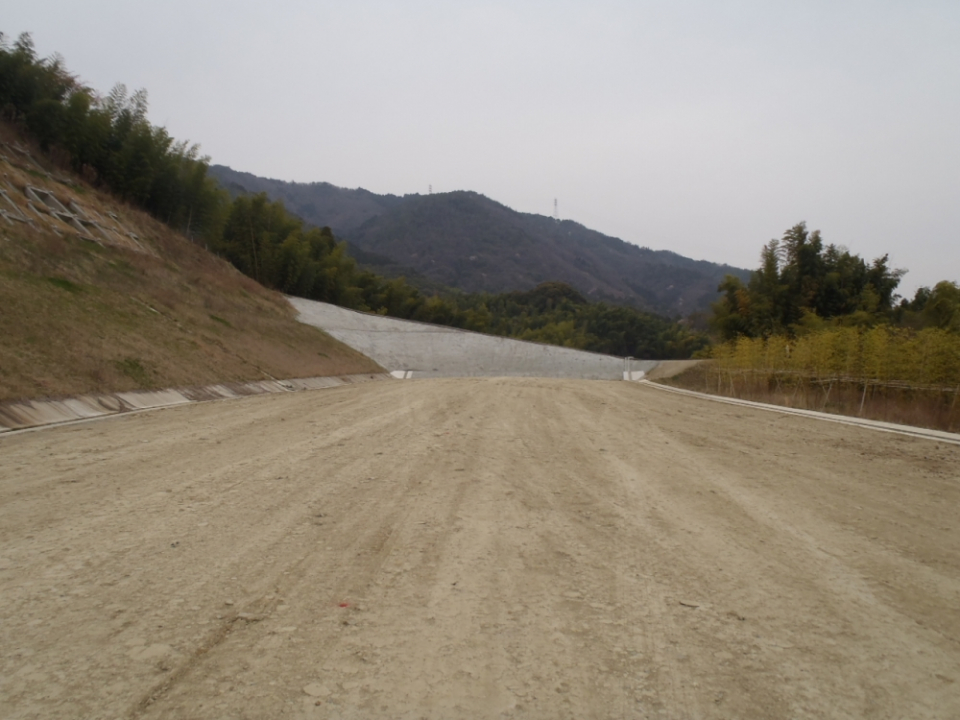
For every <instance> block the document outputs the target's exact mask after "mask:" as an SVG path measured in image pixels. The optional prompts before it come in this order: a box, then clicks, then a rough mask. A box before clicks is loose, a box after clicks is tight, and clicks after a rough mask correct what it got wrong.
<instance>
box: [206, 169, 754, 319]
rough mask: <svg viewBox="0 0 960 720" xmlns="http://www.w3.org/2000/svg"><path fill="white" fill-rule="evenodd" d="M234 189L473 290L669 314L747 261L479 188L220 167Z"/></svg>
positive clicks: (395, 263)
mask: <svg viewBox="0 0 960 720" xmlns="http://www.w3.org/2000/svg"><path fill="white" fill-rule="evenodd" d="M211 172H212V174H213V175H214V177H217V178H219V179H220V181H221V182H222V183H224V186H225V187H227V188H228V189H230V190H231V192H234V193H236V192H238V191H239V190H240V189H245V190H247V191H248V192H250V193H257V192H265V193H267V195H268V196H269V197H270V198H271V199H274V200H282V201H283V202H284V204H285V205H286V206H287V207H288V208H289V209H291V210H292V211H293V212H294V213H296V214H297V215H299V216H300V217H302V218H303V219H304V220H306V221H307V222H309V223H311V224H313V225H316V226H317V227H324V226H329V227H331V228H332V229H333V231H334V232H335V233H336V234H337V235H338V236H342V237H343V238H345V239H346V240H347V242H348V243H349V244H350V246H351V247H355V248H358V249H359V250H360V251H362V253H363V257H364V259H365V261H366V262H365V264H366V265H367V266H368V267H370V268H372V269H374V270H376V271H378V272H382V273H385V274H402V273H404V272H407V271H410V272H412V273H414V274H415V276H416V277H424V278H426V279H428V280H430V281H433V282H434V283H439V284H441V285H447V286H451V287H455V288H457V289H459V290H463V291H466V292H493V293H497V292H508V291H513V290H528V289H531V288H533V287H535V286H537V285H538V284H540V283H542V282H547V281H562V282H566V283H567V284H569V285H572V286H573V287H574V288H576V289H577V290H578V291H580V292H581V293H582V294H583V295H584V296H586V297H588V298H590V299H592V300H606V301H608V302H612V303H615V304H619V305H629V306H632V307H637V308H641V309H645V310H651V311H655V312H659V313H662V314H666V315H670V316H674V317H676V316H687V315H689V314H691V313H694V312H699V311H706V310H708V309H709V306H710V303H712V302H713V301H715V300H716V299H717V285H718V284H719V283H720V281H721V280H722V279H723V278H724V276H725V275H727V274H733V275H734V276H737V277H740V278H741V279H743V280H746V279H747V277H748V276H749V273H748V272H747V271H745V270H740V269H738V268H734V267H730V266H728V265H718V264H716V263H711V262H707V261H703V260H691V259H689V258H685V257H683V256H681V255H678V254H676V253H673V252H670V251H668V250H651V249H650V248H641V247H637V246H636V245H632V244H630V243H626V242H624V241H622V240H620V239H618V238H613V237H609V236H607V235H603V234H602V233H599V232H596V231H594V230H591V229H589V228H587V227H584V226H583V225H580V224H579V223H576V222H573V221H570V220H564V221H562V222H557V221H556V220H555V219H554V218H550V217H546V216H543V215H534V214H528V213H519V212H516V211H514V210H512V209H510V208H508V207H506V206H505V205H502V204H500V203H498V202H496V201H494V200H491V199H489V198H487V197H484V196H483V195H480V194H479V193H474V192H449V193H436V194H433V195H416V194H414V195H406V196H404V197H402V198H399V197H397V196H395V195H375V194H373V193H370V192H368V191H366V190H363V189H358V190H346V189H343V188H337V187H335V186H333V185H330V184H329V183H292V182H284V181H281V180H270V179H267V178H260V177H257V176H254V175H251V174H249V173H238V172H236V171H233V170H231V169H230V168H226V167H223V166H214V167H213V168H211Z"/></svg>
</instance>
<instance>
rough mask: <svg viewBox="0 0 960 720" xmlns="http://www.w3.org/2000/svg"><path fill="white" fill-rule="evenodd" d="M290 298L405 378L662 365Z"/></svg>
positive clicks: (609, 376)
mask: <svg viewBox="0 0 960 720" xmlns="http://www.w3.org/2000/svg"><path fill="white" fill-rule="evenodd" d="M287 299H288V300H289V301H290V303H291V304H292V305H293V306H294V307H295V308H296V309H297V311H298V312H299V313H300V316H299V320H300V321H301V322H303V323H306V324H308V325H313V326H314V327H318V328H320V329H321V330H324V331H325V332H327V333H329V334H330V335H332V336H333V337H335V338H336V339H337V340H339V341H340V342H342V343H345V344H347V345H349V346H350V347H352V348H353V349H355V350H359V351H360V352H362V353H363V354H364V355H366V356H367V357H369V358H371V359H372V360H375V361H376V362H377V363H379V364H380V365H381V366H382V367H385V368H387V369H388V370H390V371H391V373H392V374H393V375H394V377H398V378H402V379H409V378H432V377H433V378H435V377H549V378H582V379H584V380H625V379H631V380H639V379H641V378H642V377H643V374H644V373H646V372H649V371H650V370H652V369H653V368H654V367H656V365H657V361H655V360H630V361H625V360H624V358H620V357H614V356H612V355H601V354H599V353H592V352H585V351H583V350H573V349H571V348H562V347H556V346H554V345H542V344H540V343H533V342H524V341H522V340H512V339H509V338H502V337H496V336H493V335H483V334H482V333H475V332H470V331H468V330H458V329H457V328H450V327H444V326H442V325H430V324H427V323H420V322H413V321H410V320H398V319H396V318H389V317H384V316H382V315H373V314H370V313H361V312H356V311H354V310H346V309H344V308H341V307H337V306H336V305H329V304H327V303H322V302H317V301H315V300H304V299H303V298H295V297H288V298H287ZM628 373H629V374H630V377H628Z"/></svg>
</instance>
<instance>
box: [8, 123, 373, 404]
mask: <svg viewBox="0 0 960 720" xmlns="http://www.w3.org/2000/svg"><path fill="white" fill-rule="evenodd" d="M0 136H2V139H3V140H4V141H7V142H9V141H11V140H14V137H13V136H12V134H11V132H10V131H9V129H6V128H3V129H2V132H0ZM19 142H20V144H21V145H23V141H22V140H19ZM2 152H3V154H4V155H6V156H7V157H8V160H0V171H2V173H3V174H4V177H3V178H2V182H0V187H2V188H3V189H4V190H6V192H7V194H8V196H10V197H11V199H13V200H14V201H15V202H16V203H17V204H18V206H20V207H21V208H22V209H24V210H26V211H27V212H29V210H27V209H26V202H25V197H24V194H23V187H24V186H25V185H31V186H34V187H39V188H43V189H46V190H49V191H51V192H53V193H54V194H55V195H56V196H57V198H58V200H60V202H61V203H63V204H64V205H66V204H67V203H68V202H69V201H70V200H74V201H75V202H77V203H79V204H80V205H81V206H82V207H83V208H85V209H88V210H91V209H92V210H94V211H96V212H98V213H99V214H101V215H103V216H105V215H106V214H107V213H109V212H112V213H115V214H116V215H117V217H118V221H119V222H120V223H121V224H122V225H123V226H124V227H126V228H127V229H129V230H132V231H133V232H134V233H136V234H137V235H138V236H139V238H140V243H141V244H142V245H143V246H144V248H145V249H146V250H147V252H137V251H134V250H130V249H125V248H122V247H115V246H110V245H106V244H98V243H95V242H91V241H89V240H82V239H80V238H79V237H78V236H77V235H78V234H77V233H76V232H75V231H73V230H71V229H70V228H69V227H67V226H66V225H62V224H60V225H58V224H57V223H59V221H56V220H53V221H51V222H47V221H41V220H40V219H37V221H36V222H35V223H34V226H35V227H30V226H28V225H25V224H20V223H17V224H14V225H10V224H8V223H7V222H6V221H4V220H2V219H0V400H11V399H20V398H32V397H50V396H65V395H74V394H81V393H87V392H107V391H117V390H130V389H136V388H158V387H172V386H189V385H201V384H208V383H215V382H222V381H239V380H257V379H265V378H269V377H276V378H290V377H309V376H319V375H341V374H353V373H365V372H379V371H381V369H380V368H379V366H377V365H376V363H374V362H373V361H372V360H370V359H369V358H366V357H365V356H363V355H361V354H359V353H357V352H356V351H354V350H352V349H350V348H348V347H346V346H344V345H342V344H341V343H339V342H337V341H336V340H334V339H333V338H331V337H330V336H328V335H326V334H325V333H323V332H321V331H319V330H317V329H315V328H312V327H309V326H307V325H302V324H300V323H298V322H296V320H295V313H294V311H293V309H292V308H291V307H290V306H289V304H288V303H287V302H286V300H285V299H284V298H283V297H282V296H280V295H279V294H277V293H275V292H272V291H269V290H266V289H264V288H263V287H261V286H259V285H257V284H256V283H255V282H254V281H252V280H250V279H248V278H246V277H244V276H242V275H241V274H240V273H238V272H237V271H236V270H234V269H233V268H232V267H231V266H230V265H228V264H227V263H226V262H224V261H222V260H220V259H219V258H217V257H215V256H213V255H211V254H210V253H208V252H207V251H205V250H203V249H202V248H200V247H198V246H196V245H194V244H193V243H191V242H190V241H189V240H187V239H186V238H184V237H183V236H181V235H179V234H177V233H174V232H172V231H171V230H169V229H168V228H167V227H166V226H164V225H162V224H161V223H158V222H156V221H155V220H153V219H152V218H150V217H149V216H147V215H145V214H144V213H141V212H139V211H136V210H133V209H131V208H129V207H126V206H122V205H120V204H118V203H117V202H116V201H114V200H112V199H111V198H110V197H109V196H107V195H104V194H102V193H99V192H97V191H95V190H93V189H92V188H90V187H89V186H85V185H83V184H82V183H80V182H79V181H77V180H76V179H73V181H72V182H71V183H70V184H65V183H63V182H56V181H54V180H52V179H50V178H48V177H46V175H45V174H44V173H43V172H42V171H41V170H40V169H38V168H35V167H32V166H31V165H30V163H29V161H27V160H25V158H23V156H17V155H15V154H14V153H12V152H11V151H10V148H9V147H7V148H3V149H2ZM33 157H34V159H35V160H39V158H38V153H37V152H36V151H34V152H33ZM39 161H40V162H43V161H42V160H39ZM56 174H57V175H58V176H62V175H63V174H64V173H62V172H61V171H59V170H58V171H56ZM34 217H36V216H34ZM53 227H58V228H59V230H60V232H61V234H60V235H58V234H56V233H55V232H53V231H52V228H53ZM154 253H155V254H154Z"/></svg>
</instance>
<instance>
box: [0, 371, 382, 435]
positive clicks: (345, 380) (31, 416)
mask: <svg viewBox="0 0 960 720" xmlns="http://www.w3.org/2000/svg"><path fill="white" fill-rule="evenodd" d="M385 379H386V380H389V379H390V376H389V375H386V374H384V373H375V374H366V375H341V376H331V377H313V378H293V379H290V380H257V381H254V382H246V383H219V384H216V385H204V386H202V387H192V388H167V389H165V390H134V391H130V392H116V393H105V394H102V395H81V396H79V397H73V398H61V399H57V400H49V399H37V400H16V401H12V402H5V403H0V433H4V432H11V431H16V430H24V429H27V428H37V427H43V426H47V425H61V424H63V423H70V422H78V421H83V420H94V419H97V418H102V417H109V416H111V415H117V414H120V413H129V412H139V411H141V410H152V409H156V408H163V407H172V406H175V405H183V404H185V403H192V402H207V401H211V400H233V399H236V398H241V397H248V396H250V395H261V394H263V393H283V392H297V391H299V390H322V389H324V388H330V387H337V386H339V385H345V384H349V383H358V382H367V381H369V380H385Z"/></svg>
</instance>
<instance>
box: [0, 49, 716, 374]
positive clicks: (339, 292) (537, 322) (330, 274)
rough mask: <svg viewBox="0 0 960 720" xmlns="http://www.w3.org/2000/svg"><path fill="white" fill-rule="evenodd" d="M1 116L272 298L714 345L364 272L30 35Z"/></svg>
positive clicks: (612, 315) (681, 347)
mask: <svg viewBox="0 0 960 720" xmlns="http://www.w3.org/2000/svg"><path fill="white" fill-rule="evenodd" d="M0 108H2V109H3V112H4V114H5V116H6V117H7V119H8V120H10V121H11V122H12V123H13V124H14V125H15V126H16V127H17V128H19V130H21V131H22V132H24V133H27V134H28V135H29V136H30V137H32V138H33V139H34V140H35V141H36V142H37V143H38V144H39V146H40V148H41V149H42V150H43V151H45V152H46V153H48V155H49V157H50V158H51V159H52V161H53V162H54V163H55V164H59V165H60V166H61V167H63V168H67V169H70V170H72V171H74V172H76V173H77V174H78V175H79V176H80V177H82V178H84V179H85V180H86V181H88V182H89V183H91V184H92V185H94V186H95V187H97V188H100V189H103V190H106V191H109V192H110V193H112V195H113V196H114V197H117V198H119V199H121V200H123V201H125V202H127V203H130V204H131V205H133V206H136V207H139V208H142V209H143V210H145V211H147V212H148V213H150V214H151V215H153V216H154V217H155V218H156V219H158V220H160V221H162V222H163V223H166V224H167V225H168V226H169V227H171V228H173V229H175V230H179V231H182V232H183V233H185V234H186V235H187V236H188V237H190V238H192V239H193V240H194V241H195V242H197V243H199V244H202V245H203V246H205V247H207V248H209V249H211V250H214V251H215V252H217V253H218V254H220V255H221V256H222V257H224V258H226V259H227V260H229V261H230V262H231V263H232V264H233V265H234V266H235V267H236V268H238V269H239V270H240V271H241V272H243V273H244V274H246V275H248V276H249V277H251V278H253V279H254V280H256V281H257V282H258V283H260V284H261V285H263V286H266V287H267V288H271V289H274V290H279V291H281V292H285V293H289V294H294V295H300V296H303V297H307V298H311V299H316V300H323V301H326V302H332V303H336V304H338V305H343V306H345V307H349V308H354V309H358V310H365V311H370V312H378V313H384V314H390V315H393V316H396V317H401V318H414V319H418V320H423V321H426V322H435V323H441V324H446V325H452V326H456V327H463V328H469V329H473V330H479V331H483V332H491V333H500V334H507V335H510V336H512V337H526V338H529V339H537V340H540V341H543V342H550V343H556V344H561V345H566V346H568V347H576V348H582V349H589V350H598V351H604V352H616V353H618V354H624V355H634V356H636V357H650V358H658V357H687V356H689V354H690V353H691V352H693V351H694V350H696V349H698V348H700V347H702V346H703V345H704V344H705V343H706V339H705V338H704V337H703V336H701V335H698V334H696V333H692V332H690V331H688V330H687V329H685V328H684V327H682V326H680V325H678V324H676V323H674V322H671V321H669V320H667V319H666V318H663V317H659V316H656V315H652V314H649V313H643V312H638V311H636V310H632V309H628V308H618V307H611V306H608V305H605V304H603V303H596V304H591V303H587V302H586V301H585V300H584V299H583V298H582V296H580V295H578V294H577V293H576V292H575V291H571V293H570V294H569V296H568V297H565V298H558V297H554V296H555V295H556V293H555V292H553V290H547V291H544V292H541V293H539V294H537V293H534V294H531V295H528V296H525V295H522V294H521V295H514V296H509V295H508V296H506V297H499V296H493V295H467V294H463V293H452V294H447V295H445V296H442V297H441V296H439V295H433V296H427V295H424V294H423V293H421V292H420V291H419V290H418V289H416V288H415V287H413V286H412V285H410V284H409V283H408V282H406V280H404V279H403V278H402V277H401V278H393V279H386V278H384V277H381V276H379V275H376V274H374V273H372V272H370V271H368V270H363V269H361V268H359V267H358V265H357V262H356V261H355V260H354V259H353V258H352V257H351V256H350V255H349V253H348V251H347V245H346V243H345V242H343V241H342V240H339V239H338V238H336V237H335V236H334V234H333V232H332V231H331V230H330V228H329V227H323V228H315V227H310V226H308V225H306V224H305V223H304V222H303V220H301V219H300V218H298V217H296V216H294V215H292V214H291V213H289V212H287V210H286V208H285V207H284V205H283V204H282V203H280V202H271V201H270V200H269V199H268V198H267V197H266V195H264V194H254V195H246V194H241V195H238V196H236V197H233V198H231V196H230V194H229V193H228V192H227V191H225V190H223V189H222V188H220V187H219V185H218V184H217V183H216V182H215V181H214V180H213V179H212V178H210V177H209V176H208V174H207V171H208V169H209V159H208V158H205V157H202V156H200V154H199V150H198V147H197V146H196V145H189V144H188V143H186V142H182V141H175V140H174V139H173V138H172V137H170V135H169V134H168V133H167V132H166V130H164V129H163V128H160V127H157V126H154V125H152V124H151V123H150V122H149V120H148V119H147V95H146V92H145V91H143V90H138V91H136V92H134V93H132V94H128V93H127V91H126V89H125V88H124V87H123V86H122V85H118V86H116V87H115V88H114V89H113V90H112V91H111V92H110V93H109V94H107V95H106V96H103V95H100V94H99V93H97V92H96V91H95V90H93V89H92V88H89V87H87V86H85V85H84V84H83V83H82V82H81V81H80V80H79V79H78V78H76V77H75V76H74V75H72V74H70V73H69V72H68V70H67V69H66V67H65V64H64V61H63V60H62V59H60V58H58V57H54V58H48V59H44V58H39V57H38V56H37V55H36V52H35V50H34V46H33V42H32V40H31V38H30V36H29V35H22V36H21V37H20V38H18V39H17V41H16V42H14V43H12V44H11V43H9V42H7V41H6V38H4V37H2V36H0ZM21 190H22V189H21ZM78 222H79V221H78ZM170 259H171V260H173V259H174V258H170ZM564 292H566V290H564ZM561 294H563V293H561ZM541 296H545V297H546V299H545V300H544V301H543V302H541V300H542V299H543V298H541Z"/></svg>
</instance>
